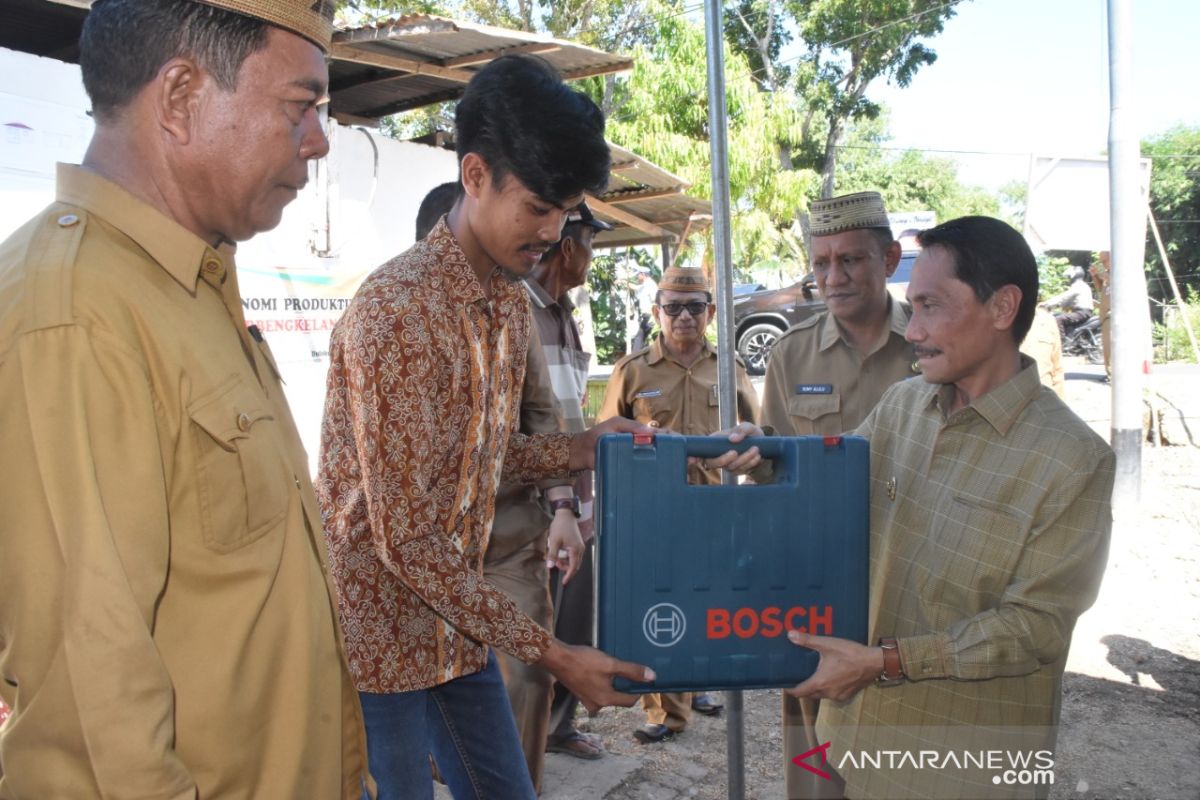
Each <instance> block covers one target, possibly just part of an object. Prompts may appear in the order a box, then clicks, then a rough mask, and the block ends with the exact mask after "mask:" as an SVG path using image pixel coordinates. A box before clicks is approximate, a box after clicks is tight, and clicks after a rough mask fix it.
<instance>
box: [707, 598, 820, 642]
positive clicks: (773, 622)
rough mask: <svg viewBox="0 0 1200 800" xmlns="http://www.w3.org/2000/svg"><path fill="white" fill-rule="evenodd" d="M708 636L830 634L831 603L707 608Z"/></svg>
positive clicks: (714, 637)
mask: <svg viewBox="0 0 1200 800" xmlns="http://www.w3.org/2000/svg"><path fill="white" fill-rule="evenodd" d="M707 621H708V638H709V639H725V638H728V637H729V636H730V634H732V635H734V636H737V637H738V638H739V639H750V638H753V637H755V636H762V637H764V638H767V639H774V638H775V637H776V636H782V635H784V633H786V632H787V631H800V632H801V633H813V634H824V635H826V636H832V635H833V606H824V607H820V608H819V607H817V606H809V607H808V608H805V607H804V606H793V607H792V608H789V609H788V610H787V611H784V610H783V609H782V608H779V607H778V606H769V607H768V608H764V609H763V610H762V611H758V610H757V609H753V608H738V609H733V610H730V609H728V608H710V609H709V610H708V620H707Z"/></svg>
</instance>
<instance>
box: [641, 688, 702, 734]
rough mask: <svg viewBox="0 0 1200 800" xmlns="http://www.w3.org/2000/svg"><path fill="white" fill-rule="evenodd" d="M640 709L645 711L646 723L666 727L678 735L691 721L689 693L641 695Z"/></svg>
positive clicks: (690, 695) (690, 694) (690, 697)
mask: <svg viewBox="0 0 1200 800" xmlns="http://www.w3.org/2000/svg"><path fill="white" fill-rule="evenodd" d="M642 708H644V709H646V721H647V722H650V723H652V724H654V725H666V726H667V727H668V728H670V729H671V730H673V731H675V732H676V733H679V732H680V731H682V730H683V729H684V728H686V727H687V726H688V723H689V722H691V721H692V693H691V692H663V693H661V694H660V693H658V692H654V693H651V694H644V695H642Z"/></svg>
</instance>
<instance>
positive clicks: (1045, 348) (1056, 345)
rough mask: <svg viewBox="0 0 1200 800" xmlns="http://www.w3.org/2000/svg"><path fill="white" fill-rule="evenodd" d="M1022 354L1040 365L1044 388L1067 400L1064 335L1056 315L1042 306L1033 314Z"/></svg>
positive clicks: (1039, 371)
mask: <svg viewBox="0 0 1200 800" xmlns="http://www.w3.org/2000/svg"><path fill="white" fill-rule="evenodd" d="M1021 352H1022V353H1024V354H1025V355H1027V356H1029V357H1030V358H1032V359H1033V360H1034V361H1036V362H1037V363H1038V375H1039V376H1040V377H1041V379H1042V384H1043V385H1044V386H1049V387H1050V388H1051V389H1053V390H1054V393H1055V394H1057V395H1058V396H1059V397H1062V398H1064V399H1065V398H1066V396H1067V384H1066V376H1065V375H1064V374H1063V365H1062V334H1061V333H1060V332H1059V330H1058V323H1057V322H1055V321H1054V315H1053V314H1051V313H1050V312H1049V311H1047V310H1046V309H1044V308H1041V307H1040V306H1039V307H1038V308H1037V310H1036V311H1035V312H1034V314H1033V324H1032V325H1031V326H1030V328H1029V333H1027V334H1026V335H1025V341H1023V342H1021Z"/></svg>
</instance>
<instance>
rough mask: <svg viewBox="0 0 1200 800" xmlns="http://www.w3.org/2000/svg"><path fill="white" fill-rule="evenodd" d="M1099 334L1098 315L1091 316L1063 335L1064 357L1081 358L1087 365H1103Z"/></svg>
mask: <svg viewBox="0 0 1200 800" xmlns="http://www.w3.org/2000/svg"><path fill="white" fill-rule="evenodd" d="M1103 341H1104V340H1103V338H1102V334H1101V333H1100V315H1099V314H1093V315H1092V316H1090V317H1088V318H1087V319H1086V320H1084V321H1083V322H1081V323H1080V324H1078V325H1076V326H1074V327H1072V328H1068V329H1067V331H1066V332H1065V333H1064V334H1063V340H1062V346H1063V355H1065V356H1083V357H1084V358H1086V359H1087V362H1088V363H1089V364H1103V363H1104V344H1103Z"/></svg>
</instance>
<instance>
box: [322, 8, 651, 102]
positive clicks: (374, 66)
mask: <svg viewBox="0 0 1200 800" xmlns="http://www.w3.org/2000/svg"><path fill="white" fill-rule="evenodd" d="M508 53H534V54H536V55H538V56H541V57H542V58H544V59H546V60H547V61H549V62H550V63H551V64H553V65H554V67H555V68H556V69H558V71H559V72H561V73H562V75H563V77H565V78H567V79H568V80H572V79H576V78H583V77H587V76H589V75H604V74H607V73H610V72H620V71H622V70H627V69H630V68H631V67H632V66H633V60H632V59H630V58H626V57H625V56H618V55H612V54H610V53H605V52H604V51H602V50H597V49H595V48H592V47H585V46H584V45H581V44H576V43H575V42H568V41H566V40H563V39H555V38H553V37H551V36H546V35H543V34H538V33H527V32H524V31H514V30H508V29H505V28H493V27H490V26H487V25H476V24H473V23H468V22H459V21H457V20H451V19H446V18H444V17H434V16H430V15H427V14H409V15H406V16H402V17H393V18H389V19H385V20H379V21H377V22H374V23H371V24H370V25H364V26H361V27H358V28H350V29H348V30H343V31H338V32H337V33H335V34H334V36H333V48H332V51H331V55H332V56H333V59H334V61H333V63H332V64H331V65H330V68H329V79H330V88H331V92H330V96H331V98H332V100H331V103H330V109H331V111H332V112H333V113H334V114H336V115H339V116H348V117H359V118H366V119H374V118H378V117H382V116H387V115H388V114H395V113H397V112H399V111H408V110H410V109H414V108H420V107H421V106H426V105H429V104H431V103H438V102H442V101H445V100H453V99H454V98H456V97H458V96H459V95H460V94H461V93H462V90H463V88H464V87H465V86H466V84H467V81H469V80H470V79H471V76H472V75H474V74H475V72H476V71H477V70H478V69H479V68H481V67H483V66H485V65H486V64H488V63H489V62H490V61H492V60H494V59H496V58H499V57H500V56H502V55H507V54H508Z"/></svg>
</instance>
